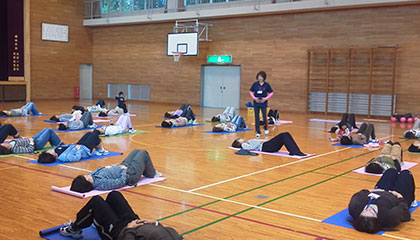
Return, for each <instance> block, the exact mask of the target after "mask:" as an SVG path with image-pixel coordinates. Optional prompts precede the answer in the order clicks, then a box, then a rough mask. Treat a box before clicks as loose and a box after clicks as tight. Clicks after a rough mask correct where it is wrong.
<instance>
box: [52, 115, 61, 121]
mask: <svg viewBox="0 0 420 240" xmlns="http://www.w3.org/2000/svg"><path fill="white" fill-rule="evenodd" d="M50 120H51V121H54V122H59V121H60V119H59V116H58V115H54V116H52V117H50Z"/></svg>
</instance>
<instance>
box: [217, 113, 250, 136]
mask: <svg viewBox="0 0 420 240" xmlns="http://www.w3.org/2000/svg"><path fill="white" fill-rule="evenodd" d="M244 128H246V124H245V120H244V118H243V117H242V116H240V115H236V116H235V117H233V119H232V121H231V122H227V123H226V122H224V123H219V124H217V125H216V126H214V127H213V130H212V131H213V132H236V131H237V130H240V129H244Z"/></svg>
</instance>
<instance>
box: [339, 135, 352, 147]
mask: <svg viewBox="0 0 420 240" xmlns="http://www.w3.org/2000/svg"><path fill="white" fill-rule="evenodd" d="M340 143H341V145H352V144H353V141H352V140H351V136H343V137H341V139H340Z"/></svg>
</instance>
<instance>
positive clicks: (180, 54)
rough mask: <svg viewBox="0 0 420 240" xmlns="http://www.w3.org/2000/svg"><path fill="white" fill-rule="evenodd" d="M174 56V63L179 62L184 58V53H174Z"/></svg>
mask: <svg viewBox="0 0 420 240" xmlns="http://www.w3.org/2000/svg"><path fill="white" fill-rule="evenodd" d="M172 55H173V56H174V62H179V58H180V57H181V56H183V55H184V53H182V52H172Z"/></svg>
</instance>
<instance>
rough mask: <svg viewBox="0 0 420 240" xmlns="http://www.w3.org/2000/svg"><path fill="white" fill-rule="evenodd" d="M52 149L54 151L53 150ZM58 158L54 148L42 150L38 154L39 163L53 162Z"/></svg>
mask: <svg viewBox="0 0 420 240" xmlns="http://www.w3.org/2000/svg"><path fill="white" fill-rule="evenodd" d="M51 150H52V152H51ZM56 160H57V153H55V151H54V149H50V150H47V151H44V152H42V153H41V154H39V155H38V162H39V163H53V162H55V161H56Z"/></svg>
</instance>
